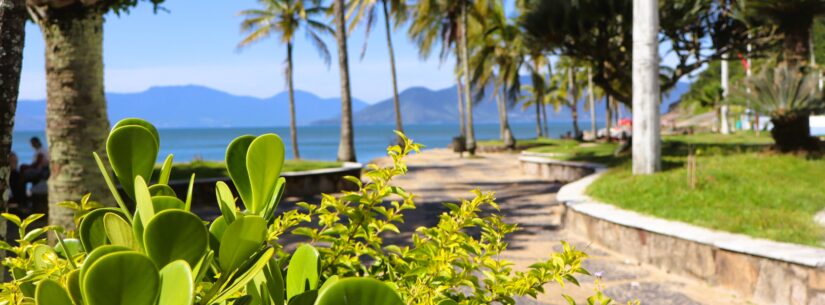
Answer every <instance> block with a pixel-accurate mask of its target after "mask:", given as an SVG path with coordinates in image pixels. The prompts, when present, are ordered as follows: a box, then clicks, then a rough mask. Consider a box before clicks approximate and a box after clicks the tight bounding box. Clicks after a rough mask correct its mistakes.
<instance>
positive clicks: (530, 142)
mask: <svg viewBox="0 0 825 305" xmlns="http://www.w3.org/2000/svg"><path fill="white" fill-rule="evenodd" d="M557 141H559V140H557V139H550V138H538V139H516V145H518V146H538V145H551V144H553V143H556V142H557ZM476 145H478V146H503V145H504V141H502V140H501V139H493V140H478V141H476Z"/></svg>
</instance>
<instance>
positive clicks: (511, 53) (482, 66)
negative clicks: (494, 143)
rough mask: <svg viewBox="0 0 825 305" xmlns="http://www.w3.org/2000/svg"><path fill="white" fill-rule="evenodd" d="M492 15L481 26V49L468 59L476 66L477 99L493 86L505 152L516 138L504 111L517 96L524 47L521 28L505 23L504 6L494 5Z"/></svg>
mask: <svg viewBox="0 0 825 305" xmlns="http://www.w3.org/2000/svg"><path fill="white" fill-rule="evenodd" d="M491 12H492V13H491V14H490V15H489V16H488V18H487V19H486V20H485V23H484V24H483V29H484V30H483V33H484V36H483V37H480V38H481V39H478V41H479V42H480V43H479V44H480V45H481V46H480V48H478V52H476V53H475V54H474V56H473V58H471V60H472V62H473V66H474V67H475V71H474V75H473V83H474V84H475V85H476V87H477V88H478V89H477V92H478V94H477V99H478V100H480V99H481V98H482V97H483V94H484V88H485V87H486V85H487V84H489V83H490V82H492V83H493V95H494V96H495V97H496V101H497V104H498V113H499V123H500V129H501V130H500V134H501V140H502V142H504V146H505V147H507V148H508V149H515V148H516V139H515V137H514V136H513V132H512V130H511V129H510V124H509V122H508V118H507V108H509V107H510V106H511V105H512V104H514V103H515V102H516V101H517V99H518V95H519V93H520V89H521V80H520V79H519V70H520V69H521V66H522V63H523V62H524V56H523V54H522V53H523V50H524V46H523V43H522V39H521V37H522V35H521V30H520V28H519V27H518V26H516V25H515V23H513V22H508V20H507V18H506V17H505V16H504V9H503V7H502V6H501V5H500V4H496V5H495V6H494V8H493V10H492V11H491ZM496 72H498V73H497V74H496Z"/></svg>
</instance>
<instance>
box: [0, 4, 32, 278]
mask: <svg viewBox="0 0 825 305" xmlns="http://www.w3.org/2000/svg"><path fill="white" fill-rule="evenodd" d="M25 24H26V1H25V0H0V37H2V38H0V50H3V52H0V210H3V211H5V210H6V204H7V203H8V199H9V198H10V197H11V191H10V188H9V176H10V174H11V171H12V168H11V165H10V164H9V156H10V154H11V140H12V130H14V112H15V110H16V109H17V95H18V93H19V88H20V72H21V67H22V63H23V43H24V42H25V35H26V31H25ZM0 240H2V241H5V240H6V220H5V219H0ZM4 257H5V251H0V260H2V259H3V258H4ZM3 275H4V274H3V272H0V282H1V281H3Z"/></svg>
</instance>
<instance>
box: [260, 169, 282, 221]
mask: <svg viewBox="0 0 825 305" xmlns="http://www.w3.org/2000/svg"><path fill="white" fill-rule="evenodd" d="M284 190H286V178H284V177H280V178H278V182H276V183H275V194H273V196H272V198H271V199H270V200H269V203H267V205H266V207H264V214H263V216H264V220H266V224H268V225H271V224H272V223H274V222H275V211H276V210H277V209H278V203H280V202H281V197H283V196H284Z"/></svg>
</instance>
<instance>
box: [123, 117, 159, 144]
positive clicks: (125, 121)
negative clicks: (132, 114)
mask: <svg viewBox="0 0 825 305" xmlns="http://www.w3.org/2000/svg"><path fill="white" fill-rule="evenodd" d="M131 125H137V126H141V127H144V128H146V129H147V130H149V132H151V133H152V136H153V137H154V138H155V141H157V143H158V147H160V134H159V133H158V129H157V128H155V125H152V123H149V122H148V121H146V120H144V119H139V118H125V119H122V120H120V121H118V122H117V123H115V126H114V127H112V130H115V129H118V128H120V127H123V126H131Z"/></svg>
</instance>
